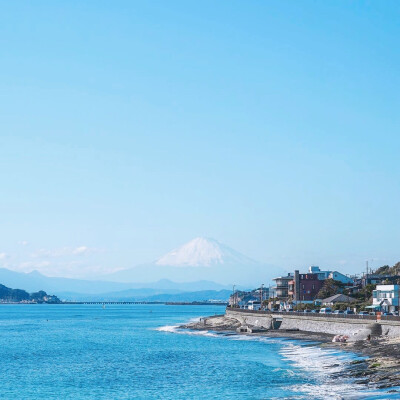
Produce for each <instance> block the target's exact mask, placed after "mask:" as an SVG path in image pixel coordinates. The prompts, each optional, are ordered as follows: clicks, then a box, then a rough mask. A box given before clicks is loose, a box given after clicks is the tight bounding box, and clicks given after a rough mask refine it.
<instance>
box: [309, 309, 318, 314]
mask: <svg viewBox="0 0 400 400" xmlns="http://www.w3.org/2000/svg"><path fill="white" fill-rule="evenodd" d="M311 312H312V313H314V314H319V310H311Z"/></svg>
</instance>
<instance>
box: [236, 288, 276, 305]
mask: <svg viewBox="0 0 400 400" xmlns="http://www.w3.org/2000/svg"><path fill="white" fill-rule="evenodd" d="M267 299H269V288H265V287H260V288H259V289H254V290H252V291H250V292H245V291H241V290H238V291H236V292H235V293H233V294H232V295H231V296H230V297H229V305H230V306H237V307H240V308H248V304H249V303H250V302H251V301H256V302H259V303H260V304H261V300H262V301H264V300H267Z"/></svg>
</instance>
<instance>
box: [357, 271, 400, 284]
mask: <svg viewBox="0 0 400 400" xmlns="http://www.w3.org/2000/svg"><path fill="white" fill-rule="evenodd" d="M398 281H400V276H399V275H379V274H365V275H364V276H363V277H362V278H361V285H362V287H365V286H367V285H382V284H383V283H384V282H385V283H388V284H389V283H390V284H396V283H397V282H398Z"/></svg>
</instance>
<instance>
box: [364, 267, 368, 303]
mask: <svg viewBox="0 0 400 400" xmlns="http://www.w3.org/2000/svg"><path fill="white" fill-rule="evenodd" d="M366 265H367V275H366V276H365V287H367V285H368V260H367V261H366ZM365 301H367V291H365Z"/></svg>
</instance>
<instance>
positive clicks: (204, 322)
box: [180, 315, 400, 398]
mask: <svg viewBox="0 0 400 400" xmlns="http://www.w3.org/2000/svg"><path fill="white" fill-rule="evenodd" d="M240 327H241V323H240V322H239V321H238V320H236V319H234V318H230V317H226V316H225V315H217V316H212V317H207V318H202V319H200V320H199V321H196V322H191V323H189V324H185V325H182V326H181V327H180V328H182V329H192V330H211V331H217V332H226V333H232V332H235V333H237V334H243V335H253V336H256V335H258V336H260V335H261V336H266V337H281V338H289V339H297V340H307V341H313V342H315V343H316V344H315V345H316V346H321V347H325V348H340V349H341V350H343V351H350V352H353V353H356V354H358V355H362V356H364V357H365V358H364V359H362V360H356V361H353V362H352V363H351V364H350V365H349V366H348V368H347V369H346V375H347V376H348V377H352V378H354V379H355V383H357V384H360V385H366V386H368V387H373V388H377V389H388V393H397V392H398V393H399V398H400V337H396V338H388V337H382V336H374V335H372V336H371V338H370V340H365V339H360V340H354V341H352V342H348V343H334V342H332V339H333V337H334V335H333V334H327V333H315V332H306V331H295V330H282V329H276V330H266V331H263V332H257V333H247V332H246V333H240V332H239V333H238V332H237V330H238V328H240ZM338 378H343V374H342V375H341V376H340V377H339V376H338Z"/></svg>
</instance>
